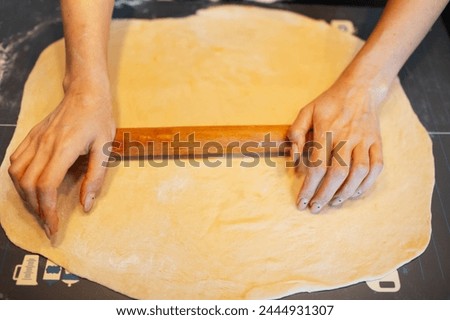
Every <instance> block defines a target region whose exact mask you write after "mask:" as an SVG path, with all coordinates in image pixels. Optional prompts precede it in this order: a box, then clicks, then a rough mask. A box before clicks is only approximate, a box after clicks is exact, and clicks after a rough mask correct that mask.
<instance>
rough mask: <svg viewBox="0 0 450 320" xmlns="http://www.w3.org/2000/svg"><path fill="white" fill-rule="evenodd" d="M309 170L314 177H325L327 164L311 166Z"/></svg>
mask: <svg viewBox="0 0 450 320" xmlns="http://www.w3.org/2000/svg"><path fill="white" fill-rule="evenodd" d="M308 171H309V174H310V176H312V177H323V176H324V175H325V174H326V172H327V168H326V167H325V166H317V167H311V168H309V170H308Z"/></svg>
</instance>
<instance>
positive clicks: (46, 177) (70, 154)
mask: <svg viewBox="0 0 450 320" xmlns="http://www.w3.org/2000/svg"><path fill="white" fill-rule="evenodd" d="M78 157H79V152H77V151H76V150H75V149H73V150H65V151H64V152H61V151H59V152H58V151H57V152H54V154H53V156H52V157H51V158H50V160H49V161H48V163H47V166H46V167H45V169H44V171H43V172H42V174H41V175H40V177H39V179H38V181H37V186H36V189H37V192H36V193H37V199H38V203H39V210H40V213H41V215H42V216H43V217H44V221H45V224H46V226H47V227H48V229H49V230H48V231H49V233H50V235H54V234H55V233H56V232H57V231H58V223H59V218H58V213H57V211H56V204H57V200H58V187H59V186H60V185H61V183H62V181H63V179H64V177H65V175H66V173H67V171H68V170H69V168H70V167H71V166H72V165H73V164H74V162H75V161H76V160H77V159H78Z"/></svg>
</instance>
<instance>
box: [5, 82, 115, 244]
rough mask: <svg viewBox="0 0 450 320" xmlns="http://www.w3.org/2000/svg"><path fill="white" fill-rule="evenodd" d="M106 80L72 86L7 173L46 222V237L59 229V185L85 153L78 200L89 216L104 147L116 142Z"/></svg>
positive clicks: (27, 140)
mask: <svg viewBox="0 0 450 320" xmlns="http://www.w3.org/2000/svg"><path fill="white" fill-rule="evenodd" d="M114 135H115V123H114V119H113V115H112V106H111V94H110V90H109V84H108V81H107V80H106V81H102V82H97V83H90V82H85V83H83V84H74V83H71V84H70V85H68V86H67V87H66V93H65V96H64V99H63V100H62V101H61V103H60V104H59V105H58V107H57V108H56V109H55V110H54V111H53V112H52V113H50V114H49V115H48V116H47V117H46V118H45V119H44V120H42V121H41V122H40V123H38V124H37V125H36V126H35V127H34V128H33V129H32V130H31V131H30V132H29V134H28V135H27V136H26V138H25V139H24V140H23V141H22V143H21V144H20V145H19V146H18V147H17V149H16V150H15V152H14V153H13V154H12V155H11V158H10V161H11V166H10V167H9V174H10V176H11V178H12V180H13V182H14V185H15V187H16V189H17V191H18V193H19V194H20V196H21V197H22V199H23V200H24V201H26V202H27V203H28V205H29V206H30V207H31V208H32V210H33V212H34V213H35V214H36V215H37V216H38V217H40V218H41V219H42V222H43V225H44V229H45V231H46V234H47V236H48V237H51V236H52V235H54V234H55V233H56V232H57V231H58V221H59V219H58V213H57V207H56V205H57V195H58V192H57V190H58V187H59V185H60V184H61V182H62V181H63V179H64V177H65V175H66V173H67V171H68V169H69V168H70V167H71V166H72V164H73V163H74V162H75V161H76V160H77V158H78V157H79V156H81V155H86V154H89V164H88V170H87V173H86V176H85V177H84V180H83V182H82V185H81V191H80V202H81V204H82V205H83V208H84V211H85V212H88V211H89V210H90V209H91V208H92V205H93V202H94V200H95V197H96V195H97V194H98V192H99V190H100V188H101V186H102V183H103V180H104V176H105V173H106V166H105V165H104V162H106V161H107V160H108V158H109V154H108V153H107V152H104V146H105V145H106V144H107V143H110V142H111V141H112V140H113V139H114Z"/></svg>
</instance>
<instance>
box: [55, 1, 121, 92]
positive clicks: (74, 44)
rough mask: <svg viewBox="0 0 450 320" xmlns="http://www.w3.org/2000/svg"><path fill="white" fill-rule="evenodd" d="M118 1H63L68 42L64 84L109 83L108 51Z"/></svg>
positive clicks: (62, 6)
mask: <svg viewBox="0 0 450 320" xmlns="http://www.w3.org/2000/svg"><path fill="white" fill-rule="evenodd" d="M113 7H114V0H95V1H92V0H61V11H62V18H63V25H64V37H65V45H66V75H65V79H64V87H65V89H67V87H68V86H69V85H71V84H73V83H90V82H96V81H98V82H100V83H107V82H108V72H107V51H108V49H107V48H108V38H109V27H110V21H111V15H112V9H113Z"/></svg>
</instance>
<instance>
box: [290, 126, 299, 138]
mask: <svg viewBox="0 0 450 320" xmlns="http://www.w3.org/2000/svg"><path fill="white" fill-rule="evenodd" d="M299 136H300V131H299V130H298V129H295V128H294V127H293V126H291V127H290V128H289V130H288V132H287V137H288V138H289V140H290V141H294V142H295V141H297V139H298V137H299Z"/></svg>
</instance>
